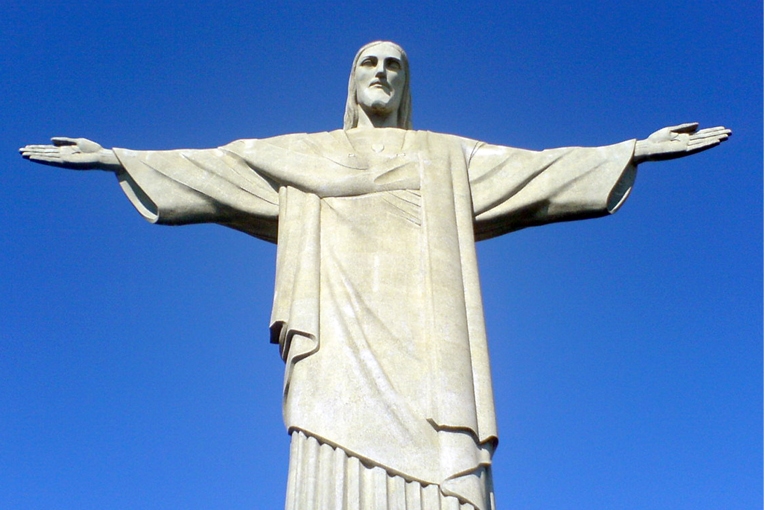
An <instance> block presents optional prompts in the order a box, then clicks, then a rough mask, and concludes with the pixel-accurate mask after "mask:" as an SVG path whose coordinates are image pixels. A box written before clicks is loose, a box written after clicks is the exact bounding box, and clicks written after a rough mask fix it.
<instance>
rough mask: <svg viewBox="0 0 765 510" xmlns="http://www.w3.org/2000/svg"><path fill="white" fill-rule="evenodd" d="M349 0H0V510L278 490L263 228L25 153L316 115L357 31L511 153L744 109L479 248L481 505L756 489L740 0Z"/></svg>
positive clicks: (757, 107) (457, 124)
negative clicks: (625, 176) (582, 200)
mask: <svg viewBox="0 0 765 510" xmlns="http://www.w3.org/2000/svg"><path fill="white" fill-rule="evenodd" d="M9 4H10V5H9ZM27 4H32V5H27ZM341 4H342V3H341V2H335V3H332V2H328V3H326V4H325V3H309V2H285V3H279V2H253V1H247V2H184V3H169V2H148V1H140V0H139V1H137V2H132V3H130V2H113V3H112V2H91V1H86V2H75V3H71V2H70V3H64V2H47V1H41V2H7V3H6V4H4V6H3V16H2V17H0V48H2V49H1V50H0V68H1V69H3V73H2V76H3V78H2V80H0V92H1V93H0V116H1V117H2V122H0V134H1V136H0V149H2V150H0V168H1V169H0V172H1V175H2V180H3V186H2V187H1V188H0V240H1V241H0V242H2V245H1V246H2V249H0V374H1V376H0V508H3V509H5V508H8V509H16V508H18V509H69V508H77V509H89V508H92V509H168V508H171V509H172V508H179V509H239V508H242V509H244V508H248V509H252V508H263V509H272V508H280V507H281V506H282V501H283V497H284V496H283V494H284V487H285V483H286V470H287V456H288V437H287V435H286V433H285V431H284V427H283V424H282V421H281V409H280V404H281V378H282V370H283V365H282V362H281V361H280V359H279V356H278V353H277V351H276V348H275V347H273V346H272V345H270V344H269V343H268V335H267V326H268V319H269V311H270V301H271V294H272V291H273V273H274V253H275V249H274V247H273V246H271V245H268V244H266V243H263V242H261V241H257V240H255V239H252V238H249V237H247V236H245V235H243V234H241V233H237V232H234V231H229V230H226V229H224V228H222V227H217V226H211V225H205V226H190V227H182V228H170V227H158V226H153V225H150V224H148V223H146V222H145V221H144V220H143V219H141V217H140V216H139V215H138V214H137V213H136V212H135V211H134V210H133V209H132V206H130V204H129V203H128V201H127V200H126V199H125V197H124V196H123V195H122V193H121V192H120V191H119V189H118V186H117V184H116V182H115V179H114V177H113V176H112V175H109V174H106V173H77V172H72V171H65V170H58V169H54V168H50V167H44V166H39V165H33V164H31V163H29V162H26V161H24V160H22V159H21V158H20V157H19V156H18V154H17V153H16V149H17V148H18V147H20V146H22V145H24V144H27V143H45V142H46V140H47V139H48V138H49V137H51V136H84V137H88V138H92V139H94V140H96V141H98V142H100V143H102V144H103V145H105V146H107V147H111V146H118V147H128V148H133V149H171V148H180V147H210V146H217V145H221V144H224V143H227V142H229V141H231V140H234V139H237V138H259V137H268V136H273V135H278V134H283V133H290V132H312V131H323V130H331V129H336V128H339V127H340V126H341V121H342V112H343V106H344V101H345V90H346V83H347V76H348V71H349V69H350V63H351V59H352V57H353V55H354V53H355V51H356V50H357V48H358V47H359V46H361V45H362V44H364V43H366V42H368V41H371V40H375V39H391V40H394V41H397V42H399V43H400V44H401V45H403V46H404V48H406V50H407V51H408V53H409V56H410V60H411V65H412V75H413V84H412V87H413V94H414V123H415V127H416V128H418V129H428V130H431V131H439V132H448V133H455V134H460V135H463V136H467V137H471V138H475V139H479V140H484V141H487V142H492V143H498V144H503V145H511V146H516V147H524V148H530V149H543V148H547V147H557V146H570V145H603V144H608V143H615V142H619V141H622V140H626V139H630V138H636V137H645V136H647V135H648V134H650V133H651V132H653V131H654V130H656V129H658V128H660V127H663V126H666V125H671V124H678V123H681V122H687V121H699V122H701V123H702V124H703V125H705V126H714V125H719V124H724V125H727V126H729V127H731V128H732V129H733V130H734V136H733V137H732V138H731V140H730V141H728V142H727V143H725V144H723V145H722V146H720V147H718V148H716V149H714V150H712V151H710V152H706V153H703V154H699V155H697V156H694V157H692V158H687V159H684V160H678V161H672V162H666V163H661V164H657V163H655V164H646V165H644V166H642V167H641V169H640V172H639V175H638V180H637V185H636V188H635V190H634V192H633V194H632V196H631V198H630V199H629V201H628V202H627V204H626V205H625V206H624V207H623V209H622V210H621V211H619V212H618V213H617V214H616V215H614V216H612V217H609V218H604V219H598V220H592V221H585V222H578V223H568V224H559V225H552V226H548V227H542V228H537V229H529V230H526V231H521V232H517V233H514V234H511V235H509V236H505V237H503V238H501V239H497V240H493V241H488V242H485V243H482V244H481V245H480V247H479V260H480V264H481V273H482V282H483V291H484V300H485V303H486V317H487V325H488V331H489V336H490V339H489V340H490V348H491V353H492V360H493V372H494V384H495V394H496V400H497V402H496V404H497V409H498V419H499V427H500V436H501V437H500V447H499V450H498V451H497V454H496V455H495V464H494V469H495V471H494V473H495V485H496V493H497V500H498V505H499V509H500V510H503V509H545V510H550V509H609V510H610V509H614V508H619V509H622V508H623V509H641V510H644V509H645V510H647V509H657V510H658V509H693V510H702V509H715V510H717V509H720V508H725V509H752V508H759V507H761V505H762V496H763V494H762V493H763V463H762V452H763V442H762V431H763V427H762V424H763V421H762V419H763V394H762V380H763V378H762V367H763V299H762V289H763V271H762V258H763V257H762V256H763V251H762V247H763V228H762V227H763V216H762V210H763V207H762V206H763V204H762V197H763V102H762V99H763V82H762V78H763V46H762V41H763V30H762V11H763V8H762V3H761V2H755V1H740V2H720V1H711V0H701V1H685V0H682V1H677V2H665V1H661V2H659V1H641V2H613V1H610V0H609V1H606V0H603V1H593V2H581V3H578V2H561V1H549V2H525V1H524V2H507V5H503V4H504V2H491V3H465V4H462V3H457V2H453V3H451V2H422V3H417V4H416V5H411V3H410V2H396V1H388V2H379V3H370V2H356V3H355V5H354V6H353V7H341Z"/></svg>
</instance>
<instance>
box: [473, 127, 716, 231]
mask: <svg viewBox="0 0 765 510" xmlns="http://www.w3.org/2000/svg"><path fill="white" fill-rule="evenodd" d="M696 128H697V124H695V123H691V124H681V125H679V126H673V127H668V128H664V129H661V130H659V131H657V132H655V133H653V134H652V135H651V136H649V137H648V138H647V139H645V140H638V141H635V140H630V141H626V142H622V143H619V144H615V145H610V146H605V147H567V148H561V149H550V150H545V151H527V150H523V149H514V148H510V147H502V146H496V145H487V144H478V145H476V146H475V147H474V148H473V149H472V151H471V152H470V154H469V156H468V175H469V178H470V188H471V197H472V200H473V211H474V217H475V235H476V239H479V240H480V239H488V238H491V237H495V236H498V235H501V234H504V233H507V232H512V231H514V230H519V229H522V228H526V227H530V226H536V225H544V224H547V223H553V222H559V221H572V220H580V219H587V218H596V217H599V216H605V215H608V214H611V213H614V212H615V211H616V210H617V209H619V207H621V205H622V204H623V203H624V201H625V200H626V199H627V197H628V195H629V193H630V191H631V190H632V186H633V184H634V181H635V177H636V175H637V165H638V164H639V163H643V162H645V161H660V160H665V159H673V158H679V157H683V156H687V155H690V154H695V153H696V152H700V151H703V150H706V149H709V148H711V147H714V146H716V145H718V144H720V143H721V142H723V141H725V140H726V139H727V138H728V136H729V135H730V130H729V129H726V128H723V127H716V128H709V129H703V130H698V131H697V130H696Z"/></svg>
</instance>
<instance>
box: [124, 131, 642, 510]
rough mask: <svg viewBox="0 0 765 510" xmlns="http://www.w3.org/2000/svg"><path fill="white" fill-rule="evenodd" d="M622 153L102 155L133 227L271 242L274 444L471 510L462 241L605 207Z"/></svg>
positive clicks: (480, 341)
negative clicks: (197, 226)
mask: <svg viewBox="0 0 765 510" xmlns="http://www.w3.org/2000/svg"><path fill="white" fill-rule="evenodd" d="M633 151H634V141H627V142H623V143H621V144H616V145H612V146H608V147H597V148H578V147H575V148H563V149H553V150H547V151H541V152H535V151H527V150H521V149H514V148H509V147H501V146H495V145H489V144H485V143H482V142H477V141H475V140H470V139H466V138H461V137H456V136H452V135H444V134H438V133H431V132H427V131H404V130H400V129H388V128H385V129H376V130H375V131H374V134H373V135H372V137H371V138H370V135H369V134H368V133H367V135H365V136H364V137H361V136H359V135H358V134H354V132H353V131H348V132H346V131H333V132H329V133H314V134H294V135H285V136H279V137H275V138H270V139H263V140H239V141H236V142H233V143H231V144H228V145H226V146H223V147H220V148H217V149H209V150H177V151H131V150H125V149H114V152H115V154H116V155H117V157H118V159H119V160H120V162H121V163H122V165H123V167H124V169H125V170H124V171H123V172H121V173H120V174H119V175H118V179H119V181H120V185H121V187H122V189H123V190H124V192H125V193H126V195H127V196H128V198H129V199H130V200H131V202H132V203H133V204H134V206H135V207H136V208H137V209H138V211H139V212H140V213H141V214H142V215H143V216H144V217H145V218H146V219H148V220H149V221H152V222H155V223H163V224H174V225H178V224H189V223H202V222H213V223H219V224H222V225H225V226H229V227H231V228H235V229H238V230H241V231H243V232H246V233H248V234H250V235H253V236H255V237H258V238H261V239H265V240H267V241H271V242H277V262H276V284H275V294H274V306H273V310H272V317H271V341H272V342H274V343H276V344H278V345H279V349H280V352H281V355H282V358H283V359H284V361H285V381H284V419H285V424H286V426H287V428H288V430H289V431H290V433H295V432H300V433H303V434H305V435H306V436H307V437H311V438H315V439H317V440H318V441H319V442H320V443H322V444H326V445H329V446H331V447H332V448H337V449H339V450H342V451H343V452H344V453H345V454H347V455H349V456H351V457H353V458H357V459H359V460H360V461H361V462H362V463H364V464H366V465H369V466H377V467H380V468H382V469H384V470H385V471H386V472H387V473H389V474H390V475H392V476H399V477H401V478H402V479H403V480H405V481H407V482H419V483H421V484H428V485H430V484H433V485H437V486H438V487H439V488H440V491H441V493H442V494H443V495H445V496H453V497H456V498H458V500H459V501H460V502H461V503H465V504H470V505H473V506H474V507H475V508H478V509H480V510H484V509H489V508H492V507H493V503H492V496H491V494H490V492H491V489H490V487H488V486H487V483H486V480H487V479H489V478H490V476H488V470H489V467H490V463H491V455H492V453H493V450H494V448H495V446H496V443H497V431H496V423H495V417H494V402H493V395H492V388H491V374H490V368H489V355H488V347H487V343H486V334H485V330H484V323H483V307H482V303H481V294H480V288H479V282H478V267H477V262H476V255H475V241H476V240H482V239H489V238H491V237H495V236H498V235H501V234H504V233H507V232H512V231H514V230H518V229H522V228H525V227H529V226H536V225H542V224H546V223H551V222H557V221H569V220H577V219H585V218H593V217H597V216H603V215H606V214H609V213H612V212H614V211H615V210H616V209H618V207H619V206H620V205H621V204H622V203H623V202H624V200H625V199H626V197H627V195H628V194H629V191H630V189H631V187H632V184H633V182H634V178H635V167H634V166H633V165H632V163H631V161H632V155H633Z"/></svg>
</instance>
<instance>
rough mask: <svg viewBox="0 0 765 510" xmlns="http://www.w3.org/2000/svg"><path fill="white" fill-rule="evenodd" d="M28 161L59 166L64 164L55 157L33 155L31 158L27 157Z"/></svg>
mask: <svg viewBox="0 0 765 510" xmlns="http://www.w3.org/2000/svg"><path fill="white" fill-rule="evenodd" d="M29 159H30V160H31V161H37V162H39V163H50V164H60V165H61V164H63V163H64V160H63V159H61V158H59V157H55V156H42V155H37V154H35V155H32V156H29Z"/></svg>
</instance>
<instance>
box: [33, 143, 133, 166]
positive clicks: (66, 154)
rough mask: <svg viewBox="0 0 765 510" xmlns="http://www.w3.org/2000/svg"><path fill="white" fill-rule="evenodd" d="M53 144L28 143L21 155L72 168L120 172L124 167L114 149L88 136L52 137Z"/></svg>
mask: <svg viewBox="0 0 765 510" xmlns="http://www.w3.org/2000/svg"><path fill="white" fill-rule="evenodd" d="M51 142H53V145H27V146H25V147H22V148H21V149H19V152H21V156H22V157H24V158H26V159H28V160H30V161H34V162H35V163H41V164H43V165H51V166H58V167H61V168H71V169H72V170H106V171H110V172H115V173H118V172H120V171H122V170H124V168H123V167H122V164H121V163H120V162H119V160H118V159H117V156H116V155H115V154H114V151H112V150H111V149H104V148H103V147H101V145H99V144H97V143H96V142H94V141H91V140H88V139H87V138H67V137H63V136H61V137H55V138H51Z"/></svg>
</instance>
